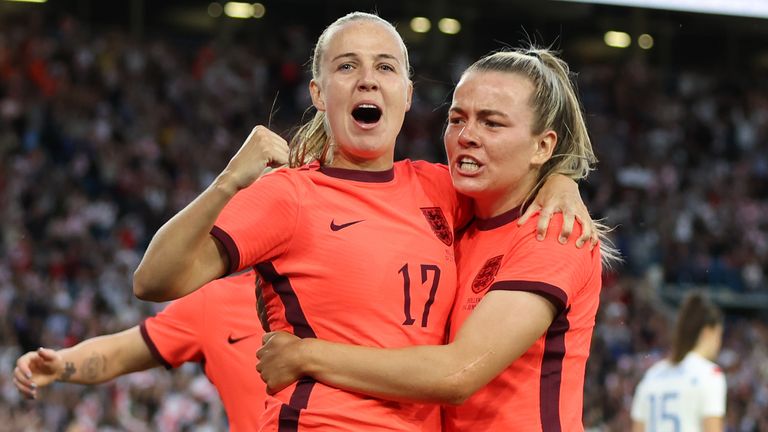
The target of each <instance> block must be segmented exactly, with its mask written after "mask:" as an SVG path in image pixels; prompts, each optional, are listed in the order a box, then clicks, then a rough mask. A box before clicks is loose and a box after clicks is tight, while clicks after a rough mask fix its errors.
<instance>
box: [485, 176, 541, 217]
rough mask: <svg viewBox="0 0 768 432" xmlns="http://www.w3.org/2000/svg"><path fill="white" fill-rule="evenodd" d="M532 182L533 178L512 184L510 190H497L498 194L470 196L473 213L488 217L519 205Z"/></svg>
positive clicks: (532, 184)
mask: <svg viewBox="0 0 768 432" xmlns="http://www.w3.org/2000/svg"><path fill="white" fill-rule="evenodd" d="M534 182H535V179H533V180H530V181H525V182H524V183H525V185H518V187H514V186H513V187H512V188H511V190H507V191H499V193H498V194H488V195H486V196H480V195H478V196H475V197H472V198H473V199H474V202H475V215H477V217H479V218H481V219H490V218H492V217H494V216H498V215H500V214H502V213H505V212H508V211H510V210H512V209H513V208H516V207H519V206H520V205H522V204H523V201H525V199H526V198H527V197H528V194H529V193H530V192H531V191H532V190H533V188H534V185H535V183H534Z"/></svg>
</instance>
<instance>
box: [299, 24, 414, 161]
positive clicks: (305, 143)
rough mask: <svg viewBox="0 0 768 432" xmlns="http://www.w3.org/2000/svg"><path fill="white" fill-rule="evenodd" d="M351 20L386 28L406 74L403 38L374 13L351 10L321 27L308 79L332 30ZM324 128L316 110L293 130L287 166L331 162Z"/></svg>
mask: <svg viewBox="0 0 768 432" xmlns="http://www.w3.org/2000/svg"><path fill="white" fill-rule="evenodd" d="M354 21H370V22H375V23H379V24H382V25H383V26H385V27H387V28H388V29H390V30H391V31H392V33H394V34H395V36H396V37H397V40H398V41H399V42H400V49H401V50H402V52H403V58H404V59H405V71H406V76H408V77H410V74H411V65H410V62H409V60H408V48H406V46H405V42H403V38H402V37H400V34H399V33H398V32H397V29H395V26H393V25H392V24H391V23H390V22H389V21H387V20H385V19H382V18H381V17H379V16H378V15H374V14H370V13H365V12H352V13H349V14H347V15H344V16H343V17H341V18H339V19H337V20H336V21H334V22H333V23H331V25H329V26H328V27H326V28H325V30H323V33H321V34H320V37H319V38H318V39H317V44H316V45H315V49H314V51H313V52H312V79H314V80H316V81H317V80H319V79H320V65H321V63H322V61H323V54H324V53H325V47H326V45H327V44H328V40H329V39H330V38H331V35H332V34H333V32H334V31H336V30H337V29H338V28H339V27H341V26H343V25H344V24H347V23H350V22H354ZM311 109H312V108H311V107H310V108H309V109H308V110H307V112H309V111H310V110H311ZM327 128H328V126H327V124H326V121H325V113H324V112H322V111H317V112H315V115H314V116H313V117H312V120H310V121H309V122H307V123H305V124H303V125H302V126H301V127H300V128H299V130H298V131H296V133H295V134H294V135H293V137H292V138H291V142H290V148H291V150H290V155H289V164H290V166H291V167H297V166H301V165H304V164H306V163H308V162H311V161H313V160H317V161H318V162H320V165H325V164H326V163H329V162H330V161H331V158H332V156H333V154H332V153H331V151H330V147H331V138H330V135H329V133H328V129H327Z"/></svg>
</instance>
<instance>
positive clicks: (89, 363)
mask: <svg viewBox="0 0 768 432" xmlns="http://www.w3.org/2000/svg"><path fill="white" fill-rule="evenodd" d="M106 369H107V358H106V357H104V355H99V354H93V355H92V356H91V357H88V358H87V359H85V361H84V362H83V377H85V379H88V380H95V379H97V378H98V377H99V374H101V373H102V372H104V371H105V370H106Z"/></svg>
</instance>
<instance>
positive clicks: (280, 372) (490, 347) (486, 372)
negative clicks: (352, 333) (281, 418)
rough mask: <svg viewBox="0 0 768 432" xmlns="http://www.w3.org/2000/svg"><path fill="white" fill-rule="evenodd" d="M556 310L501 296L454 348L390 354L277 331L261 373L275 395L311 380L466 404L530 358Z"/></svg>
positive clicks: (388, 395) (541, 302) (486, 304)
mask: <svg viewBox="0 0 768 432" xmlns="http://www.w3.org/2000/svg"><path fill="white" fill-rule="evenodd" d="M555 313H556V309H555V306H554V305H553V304H552V303H551V302H550V301H549V300H547V299H545V298H544V297H542V296H539V295H537V294H533V293H529V292H523V291H493V292H490V293H488V294H487V295H486V296H485V297H484V298H483V300H482V301H481V302H480V303H479V304H478V306H477V308H475V310H474V311H473V312H472V314H471V315H470V317H469V318H468V319H467V321H466V322H465V323H464V324H463V326H462V327H461V329H460V330H459V332H458V333H457V335H456V338H455V340H454V341H453V342H451V343H450V344H448V345H427V346H414V347H407V348H399V349H382V348H368V347H360V346H353V345H344V344H339V343H332V342H326V341H322V340H318V339H298V338H296V337H295V336H293V335H290V334H288V333H269V334H267V335H265V336H264V346H263V347H262V348H261V349H260V350H259V352H258V354H257V355H258V357H259V359H260V363H259V365H258V367H257V369H258V370H259V372H260V373H261V376H262V379H263V380H264V381H265V382H266V383H267V391H268V392H270V393H275V392H277V391H279V390H281V389H283V388H285V387H287V386H288V385H290V384H291V383H292V382H294V381H296V380H297V379H298V378H299V377H301V376H311V377H313V378H315V379H316V380H318V381H320V382H323V383H325V384H328V385H331V386H334V387H338V388H341V389H344V390H349V391H355V392H359V393H365V394H368V395H371V396H376V397H380V398H384V399H390V400H397V401H419V402H434V403H442V404H460V403H462V402H464V401H465V400H466V399H467V398H468V397H469V396H471V395H472V394H473V393H474V392H475V391H477V390H478V389H480V388H481V387H483V386H484V385H486V384H487V383H488V382H490V381H491V380H492V379H493V378H494V377H496V376H497V375H498V374H499V373H501V372H502V371H503V370H504V369H505V368H507V366H509V364H510V363H512V362H513V361H515V360H516V359H517V358H518V357H520V356H521V355H522V354H523V353H525V351H526V350H528V348H529V347H530V346H531V345H532V344H533V343H534V342H535V341H536V340H537V339H538V338H539V337H541V335H543V334H544V332H546V330H547V328H548V327H549V325H550V324H551V323H552V320H553V319H554V317H555Z"/></svg>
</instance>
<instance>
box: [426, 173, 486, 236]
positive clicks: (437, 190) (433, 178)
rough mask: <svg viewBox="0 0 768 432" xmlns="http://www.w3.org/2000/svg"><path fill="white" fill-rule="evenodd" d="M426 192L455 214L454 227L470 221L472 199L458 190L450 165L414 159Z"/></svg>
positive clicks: (461, 226)
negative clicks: (449, 168)
mask: <svg viewBox="0 0 768 432" xmlns="http://www.w3.org/2000/svg"><path fill="white" fill-rule="evenodd" d="M413 167H414V169H415V170H416V172H417V174H418V176H419V180H420V181H421V185H422V187H423V188H424V192H426V193H427V195H428V196H429V197H430V198H432V199H433V200H434V201H435V202H437V203H440V207H442V208H443V209H444V211H447V212H449V213H450V214H452V215H453V221H454V226H453V229H454V231H455V230H458V229H461V228H463V227H464V226H465V225H467V224H468V223H469V221H470V220H471V219H472V216H473V214H474V212H473V210H472V200H471V199H469V198H467V197H466V196H464V195H461V194H459V193H458V192H456V189H455V188H454V187H453V181H452V180H451V173H450V171H449V170H448V166H446V165H443V164H437V163H431V162H426V161H414V162H413Z"/></svg>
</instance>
